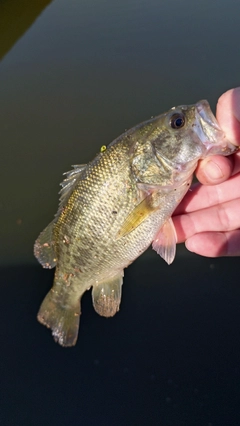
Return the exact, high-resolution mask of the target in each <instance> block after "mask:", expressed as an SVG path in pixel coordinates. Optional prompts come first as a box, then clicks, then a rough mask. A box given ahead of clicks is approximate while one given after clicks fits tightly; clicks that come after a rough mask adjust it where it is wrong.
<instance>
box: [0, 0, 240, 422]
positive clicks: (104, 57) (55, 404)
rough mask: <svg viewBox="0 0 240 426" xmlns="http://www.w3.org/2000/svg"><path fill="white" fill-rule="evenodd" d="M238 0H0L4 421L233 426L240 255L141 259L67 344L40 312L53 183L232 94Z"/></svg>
mask: <svg viewBox="0 0 240 426" xmlns="http://www.w3.org/2000/svg"><path fill="white" fill-rule="evenodd" d="M239 16H240V3H239V2H238V1H236V0H229V1H228V2H225V1H223V0H219V1H217V0H213V1H212V2H209V1H207V0H201V2H190V1H189V0H182V1H181V2H180V3H179V2H178V1H177V0H138V1H137V0H122V1H121V2H117V1H109V0H98V1H96V0H88V1H86V0H79V1H76V0H68V1H66V0H55V1H46V0H45V1H43V0H35V1H34V2H30V1H27V0H22V1H21V0H18V1H17V0H0V101H1V103H0V105H1V107H0V135H1V155H0V173H1V181H2V188H1V197H0V220H1V227H0V241H1V245H0V316H1V322H0V338H1V356H0V383H1V387H0V424H1V425H4V426H5V425H6V426H8V425H14V426H15V425H16V426H19V425H20V426H21V425H24V426H42V425H43V424H44V425H45V424H47V425H48V424H51V425H52V426H55V425H59V426H65V425H67V424H73V425H86V426H88V425H101V426H102V425H103V426H111V425H116V426H124V425H161V426H222V425H224V426H227V425H231V426H239V424H240V408H239V398H240V363H239V355H240V344H239V331H240V330H239V328H240V327H239V324H240V312H239V300H240V290H239V287H240V286H239V280H238V279H237V278H236V277H237V273H238V269H239V259H237V258H231V259H225V258H224V259H205V258H201V257H200V256H195V255H193V254H190V253H188V252H187V251H186V250H185V249H184V247H181V246H180V247H178V253H177V258H176V260H175V262H174V263H173V265H172V266H171V267H168V266H167V265H165V263H164V261H163V260H161V259H160V258H159V257H158V256H157V254H156V253H155V252H153V251H152V250H150V249H149V250H148V251H147V252H146V253H145V254H144V255H143V256H141V258H139V259H138V260H137V261H136V262H135V263H134V264H133V265H131V266H130V267H129V268H128V269H127V270H126V271H125V280H124V286H123V300H122V305H121V310H120V312H119V313H118V314H117V315H116V317H114V318H113V319H111V320H106V319H103V318H100V317H99V316H98V315H97V314H95V312H94V310H93V308H92V306H91V297H90V294H85V295H84V297H83V301H82V317H81V330H80V334H79V339H78V343H77V345H76V347H75V348H72V349H63V348H61V347H60V346H58V345H56V344H55V343H54V341H53V339H52V337H51V333H50V332H49V330H47V329H46V328H45V327H42V326H41V325H40V324H38V322H37V320H36V314H37V311H38V308H39V306H40V303H41V301H42V299H43V298H44V296H45V294H46V293H47V291H48V289H49V288H50V287H51V284H52V280H53V271H46V270H43V269H42V268H41V266H40V265H39V264H38V263H37V261H36V260H35V259H34V257H33V253H32V251H33V243H34V240H35V239H36V238H37V236H38V234H39V232H40V231H42V229H43V228H44V227H45V226H46V225H47V224H48V223H49V222H50V221H51V220H52V218H53V215H54V214H55V212H56V210H57V205H58V191H59V189H60V188H59V183H60V182H61V180H62V173H63V172H65V171H67V170H69V169H70V168H71V165H72V164H78V163H87V162H89V161H90V160H91V159H92V158H93V157H94V156H95V155H96V153H98V152H99V149H100V147H101V146H102V145H107V144H108V143H110V142H111V141H112V140H113V139H114V138H115V137H117V136H118V135H119V134H121V133H123V132H124V131H125V129H127V128H129V127H132V126H133V125H135V124H137V123H139V122H141V121H143V120H146V119H148V118H150V117H151V116H154V115H157V114H160V113H161V112H164V111H165V110H167V109H169V108H170V107H172V106H174V105H175V106H176V105H179V104H189V103H195V102H196V101H198V100H200V99H207V100H208V101H209V102H210V104H211V106H212V109H213V110H215V105H216V102H217V99H218V97H219V96H220V95H221V94H222V93H223V92H224V91H226V90H227V89H229V88H232V87H235V86H239V85H240V77H239V68H240V52H239V47H238V44H239V42H238V40H239V36H240V29H239Z"/></svg>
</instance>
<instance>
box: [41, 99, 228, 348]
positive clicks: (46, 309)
mask: <svg viewBox="0 0 240 426" xmlns="http://www.w3.org/2000/svg"><path fill="white" fill-rule="evenodd" d="M235 150H236V147H235V146H233V145H232V144H231V143H229V142H228V141H227V139H226V138H225V135H224V134H223V132H222V130H221V129H220V127H219V125H218V123H217V121H216V119H215V117H214V116H213V114H212V112H211V110H210V107H209V105H208V103H207V101H201V102H198V103H197V104H196V105H190V106H180V107H177V108H172V109H171V110H170V111H168V112H167V113H165V114H162V115H160V116H158V117H155V118H152V119H150V120H148V121H146V122H144V123H141V124H139V125H137V126H136V127H134V128H132V129H130V130H128V131H127V132H125V133H124V134H123V135H121V136H120V137H118V138H117V139H116V140H115V141H113V142H112V143H111V144H110V145H109V146H108V147H107V148H106V149H103V150H102V152H100V153H99V154H98V155H97V157H96V158H95V159H94V160H93V161H92V162H90V163H89V164H88V165H85V166H83V165H80V166H74V169H73V170H72V171H70V172H67V173H66V178H65V180H64V181H63V184H62V187H63V188H62V190H61V198H60V205H59V209H58V213H57V215H56V217H55V218H54V220H53V221H52V222H51V223H50V224H49V225H48V227H47V228H45V230H44V231H43V232H42V233H41V234H40V236H39V238H38V239H37V241H36V242H35V246H34V254H35V256H36V257H37V259H38V260H39V262H40V263H41V264H42V266H43V267H45V268H53V267H54V266H56V271H55V277H54V284H53V287H52V289H51V290H50V292H49V293H48V294H47V296H46V297H45V299H44V301H43V303H42V305H41V307H40V310H39V313H38V320H39V321H40V322H41V323H43V324H45V325H46V326H47V327H49V328H51V330H52V334H53V336H54V339H55V340H56V341H57V342H58V343H60V344H61V345H63V346H72V345H74V344H75V343H76V340H77V336H78V328H79V319H80V299H81V296H82V294H83V293H84V292H85V291H86V290H88V289H89V288H91V287H92V298H93V305H94V308H95V310H96V311H97V312H98V313H99V314H100V315H103V316H106V317H109V316H113V315H114V314H115V313H116V312H117V311H118V310H119V306H120V301H121V287H122V282H123V271H124V268H126V267H127V266H128V265H129V264H130V263H132V262H133V261H134V260H135V259H136V258H137V257H138V256H139V255H140V254H142V253H143V252H144V251H145V250H146V249H147V248H148V247H149V245H150V244H151V243H153V248H154V249H155V250H156V251H157V252H158V253H159V254H160V255H161V256H162V257H163V258H164V259H165V260H166V261H167V262H168V263H171V262H172V261H173V259H174V256H175V248H176V235H175V230H174V227H173V223H172V220H171V215H172V213H173V211H174V210H175V208H176V207H177V205H178V204H179V203H180V201H181V200H182V198H183V197H184V195H185V194H186V192H187V191H188V188H189V186H190V184H191V180H192V175H193V173H194V170H195V168H196V166H197V162H198V160H199V159H201V158H205V157H207V156H208V155H212V154H219V155H230V154H231V153H232V152H234V151H235Z"/></svg>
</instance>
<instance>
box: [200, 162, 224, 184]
mask: <svg viewBox="0 0 240 426" xmlns="http://www.w3.org/2000/svg"><path fill="white" fill-rule="evenodd" d="M204 173H205V175H206V177H207V178H208V179H210V180H219V179H221V178H222V177H223V172H222V170H221V169H220V167H219V165H218V164H216V163H215V162H214V161H213V160H209V161H208V162H207V164H205V166H204Z"/></svg>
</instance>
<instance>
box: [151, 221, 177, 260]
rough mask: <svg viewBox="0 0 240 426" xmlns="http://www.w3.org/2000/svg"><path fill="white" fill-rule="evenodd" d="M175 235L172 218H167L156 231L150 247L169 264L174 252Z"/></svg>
mask: <svg viewBox="0 0 240 426" xmlns="http://www.w3.org/2000/svg"><path fill="white" fill-rule="evenodd" d="M176 243H177V235H176V231H175V228H174V225H173V221H172V219H171V218H170V219H168V220H167V221H166V222H165V223H164V225H163V226H162V227H161V229H160V230H159V231H158V233H157V235H156V237H155V238H154V240H153V243H152V247H153V249H154V250H155V251H156V252H157V254H159V255H160V256H161V257H162V258H163V259H164V260H165V261H166V262H167V263H168V265H170V264H171V263H172V262H173V261H174V258H175V254H176Z"/></svg>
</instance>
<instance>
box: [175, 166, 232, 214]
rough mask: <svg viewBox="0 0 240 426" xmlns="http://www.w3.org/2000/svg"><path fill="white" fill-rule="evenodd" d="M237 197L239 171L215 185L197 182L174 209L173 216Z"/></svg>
mask: <svg viewBox="0 0 240 426" xmlns="http://www.w3.org/2000/svg"><path fill="white" fill-rule="evenodd" d="M237 198H240V173H239V174H237V175H235V176H233V177H231V178H230V179H228V180H227V181H226V182H223V183H221V184H219V185H215V186H206V185H200V184H199V183H197V184H195V185H193V186H192V188H191V189H190V190H189V191H188V193H187V194H186V195H185V197H184V199H183V200H182V202H181V203H180V204H179V206H178V207H177V209H176V210H175V212H174V216H176V215H180V214H183V213H188V212H192V211H195V210H200V209H205V208H206V207H211V206H214V205H217V204H220V203H224V202H226V201H230V200H233V199H237Z"/></svg>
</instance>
